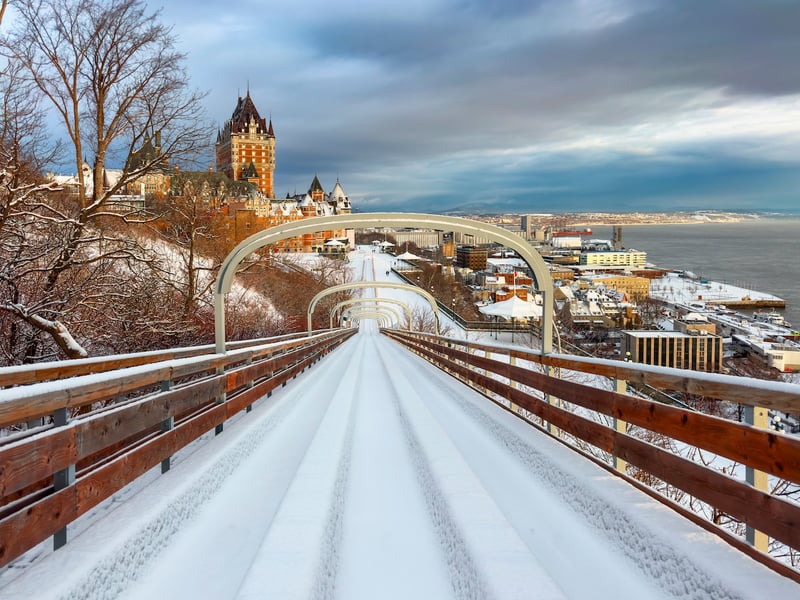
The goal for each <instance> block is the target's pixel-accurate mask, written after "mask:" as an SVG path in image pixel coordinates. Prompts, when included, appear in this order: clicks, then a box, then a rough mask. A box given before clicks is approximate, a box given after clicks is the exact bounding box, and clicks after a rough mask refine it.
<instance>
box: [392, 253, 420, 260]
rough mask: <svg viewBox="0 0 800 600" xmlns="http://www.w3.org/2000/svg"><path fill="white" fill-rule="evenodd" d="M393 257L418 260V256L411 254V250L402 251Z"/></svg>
mask: <svg viewBox="0 0 800 600" xmlns="http://www.w3.org/2000/svg"><path fill="white" fill-rule="evenodd" d="M395 258H399V259H400V260H420V257H419V256H417V255H416V254H412V253H411V252H403V253H402V254H398V255H397V256H395Z"/></svg>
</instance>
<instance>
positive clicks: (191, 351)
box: [0, 330, 325, 388]
mask: <svg viewBox="0 0 800 600" xmlns="http://www.w3.org/2000/svg"><path fill="white" fill-rule="evenodd" d="M322 331H325V330H317V333H321V332H322ZM307 335H308V334H307V333H306V332H305V331H303V332H300V333H288V334H285V335H279V336H275V337H271V338H261V339H253V340H244V341H239V342H228V343H227V344H226V349H227V350H238V349H241V348H248V347H251V346H259V345H263V344H274V343H275V342H280V341H290V340H296V339H301V338H305V337H306V336H307ZM213 352H214V344H207V345H205V346H192V347H188V348H171V349H169V350H154V351H151V352H136V353H134V354H115V355H113V356H97V357H93V358H81V359H76V360H62V361H57V362H46V363H33V364H29V365H21V366H16V367H0V388H4V387H9V386H13V385H20V384H26V383H40V382H42V381H49V380H51V379H63V378H65V377H75V376H77V375H87V374H89V373H103V372H105V371H113V370H114V369H123V368H125V367H135V366H138V365H146V364H151V363H156V362H161V361H165V360H175V359H178V358H189V357H192V356H202V355H204V354H212V353H213Z"/></svg>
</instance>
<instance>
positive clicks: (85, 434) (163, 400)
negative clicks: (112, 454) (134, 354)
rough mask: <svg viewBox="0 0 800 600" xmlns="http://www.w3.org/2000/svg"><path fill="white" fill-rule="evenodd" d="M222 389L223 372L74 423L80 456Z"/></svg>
mask: <svg viewBox="0 0 800 600" xmlns="http://www.w3.org/2000/svg"><path fill="white" fill-rule="evenodd" d="M224 391H225V375H218V376H216V377H212V378H209V379H204V380H202V381H198V382H196V383H192V384H188V385H186V386H182V387H179V388H174V389H171V390H168V391H165V392H162V393H160V394H157V395H155V396H153V397H150V398H146V399H143V400H139V401H137V402H134V403H131V404H128V405H126V406H124V407H121V408H119V409H114V410H112V411H109V413H108V414H100V415H96V416H93V417H92V418H90V419H87V420H85V421H83V422H78V423H77V424H76V428H77V434H76V435H77V439H78V448H79V455H80V458H85V457H86V456H89V455H91V454H93V453H96V452H99V451H101V450H103V449H104V448H108V447H110V446H112V445H114V444H117V443H119V442H122V441H124V440H127V439H130V438H132V437H134V436H136V435H137V434H143V433H145V432H147V431H149V430H150V429H151V428H153V427H155V426H157V425H159V424H160V423H161V422H162V421H164V420H166V419H168V418H170V417H176V418H178V417H179V416H180V415H182V414H185V413H187V412H190V411H192V410H194V409H196V408H198V407H199V406H201V405H202V404H204V403H206V402H209V401H211V400H213V399H214V398H216V397H217V396H219V395H220V394H222V393H223V392H224Z"/></svg>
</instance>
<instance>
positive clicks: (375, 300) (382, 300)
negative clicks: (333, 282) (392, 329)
mask: <svg viewBox="0 0 800 600" xmlns="http://www.w3.org/2000/svg"><path fill="white" fill-rule="evenodd" d="M352 304H366V305H369V304H374V305H376V306H379V305H381V304H394V305H397V306H399V307H400V308H402V309H403V311H404V312H405V313H406V319H407V320H408V330H409V331H411V321H412V315H411V308H410V307H409V306H408V304H406V303H405V302H402V301H400V300H395V299H394V298H378V297H375V298H352V299H350V300H343V301H342V302H339V304H337V305H336V306H334V307H333V309H332V310H331V315H330V328H331V329H333V321H334V319H335V318H336V314H337V313H338V312H339V309H340V308H342V307H344V306H350V305H352ZM364 308H368V306H365V307H364ZM387 308H388V307H387ZM398 325H400V323H398ZM309 335H311V331H309Z"/></svg>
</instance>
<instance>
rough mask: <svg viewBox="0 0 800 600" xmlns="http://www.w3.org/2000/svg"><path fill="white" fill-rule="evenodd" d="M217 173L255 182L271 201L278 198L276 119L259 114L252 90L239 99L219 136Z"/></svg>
mask: <svg viewBox="0 0 800 600" xmlns="http://www.w3.org/2000/svg"><path fill="white" fill-rule="evenodd" d="M216 154H217V171H221V172H223V173H225V174H226V175H227V176H228V177H229V178H230V179H232V180H234V181H243V180H244V181H251V182H253V183H256V184H257V185H258V189H259V191H260V192H261V193H262V194H264V195H265V196H266V197H267V198H274V197H275V191H274V181H275V180H274V176H275V133H274V131H273V129H272V119H270V120H269V125H267V121H266V119H262V118H261V116H260V115H259V114H258V109H256V106H255V104H254V103H253V100H252V98H250V90H248V91H247V96H245V98H241V97H240V98H239V101H238V102H237V104H236V108H235V109H234V111H233V115H232V116H231V118H230V119H229V120H228V121H226V122H225V125H224V126H223V127H222V129H221V130H220V131H219V133H218V134H217V143H216Z"/></svg>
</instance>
